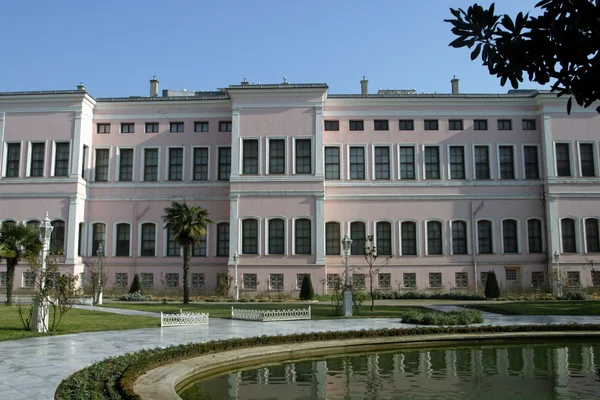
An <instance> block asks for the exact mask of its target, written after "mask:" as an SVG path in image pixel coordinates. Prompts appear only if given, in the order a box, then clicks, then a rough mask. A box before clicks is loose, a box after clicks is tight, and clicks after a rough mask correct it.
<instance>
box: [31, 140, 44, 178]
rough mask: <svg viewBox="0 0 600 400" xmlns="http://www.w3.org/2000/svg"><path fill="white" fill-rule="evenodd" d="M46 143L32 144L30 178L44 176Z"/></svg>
mask: <svg viewBox="0 0 600 400" xmlns="http://www.w3.org/2000/svg"><path fill="white" fill-rule="evenodd" d="M45 153H46V144H45V143H31V163H30V166H29V170H30V171H29V175H30V176H44V158H45Z"/></svg>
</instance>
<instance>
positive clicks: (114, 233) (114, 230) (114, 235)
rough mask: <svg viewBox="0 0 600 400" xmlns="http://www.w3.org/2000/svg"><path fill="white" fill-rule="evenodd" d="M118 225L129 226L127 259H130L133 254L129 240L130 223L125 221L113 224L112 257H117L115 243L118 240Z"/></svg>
mask: <svg viewBox="0 0 600 400" xmlns="http://www.w3.org/2000/svg"><path fill="white" fill-rule="evenodd" d="M119 224H127V225H129V257H131V255H132V254H133V240H131V237H132V234H133V229H132V225H131V222H129V221H125V220H119V221H116V222H115V223H113V240H112V256H113V257H117V241H118V239H119V238H118V236H117V225H119ZM119 257H124V256H119Z"/></svg>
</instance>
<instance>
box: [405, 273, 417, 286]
mask: <svg viewBox="0 0 600 400" xmlns="http://www.w3.org/2000/svg"><path fill="white" fill-rule="evenodd" d="M402 280H403V281H404V287H406V288H416V287H417V274H415V273H414V272H407V273H404V274H402Z"/></svg>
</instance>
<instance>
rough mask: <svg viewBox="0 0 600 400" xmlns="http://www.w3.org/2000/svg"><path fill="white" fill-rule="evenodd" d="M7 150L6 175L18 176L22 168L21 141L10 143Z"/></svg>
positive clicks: (10, 176) (9, 176)
mask: <svg viewBox="0 0 600 400" xmlns="http://www.w3.org/2000/svg"><path fill="white" fill-rule="evenodd" d="M6 150H7V156H6V177H7V178H16V177H18V176H19V170H20V169H21V168H20V167H21V143H8V144H7V145H6Z"/></svg>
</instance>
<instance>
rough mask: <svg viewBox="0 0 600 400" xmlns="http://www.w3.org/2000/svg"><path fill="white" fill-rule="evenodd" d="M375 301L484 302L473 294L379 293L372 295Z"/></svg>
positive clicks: (477, 295) (479, 296)
mask: <svg viewBox="0 0 600 400" xmlns="http://www.w3.org/2000/svg"><path fill="white" fill-rule="evenodd" d="M373 297H374V298H375V300H429V299H431V300H485V296H482V295H480V294H475V293H460V292H446V293H426V292H395V291H394V292H381V291H376V292H375V293H373Z"/></svg>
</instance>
